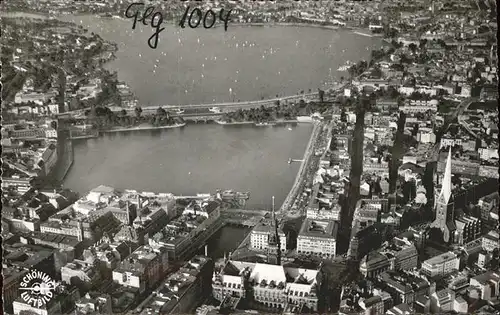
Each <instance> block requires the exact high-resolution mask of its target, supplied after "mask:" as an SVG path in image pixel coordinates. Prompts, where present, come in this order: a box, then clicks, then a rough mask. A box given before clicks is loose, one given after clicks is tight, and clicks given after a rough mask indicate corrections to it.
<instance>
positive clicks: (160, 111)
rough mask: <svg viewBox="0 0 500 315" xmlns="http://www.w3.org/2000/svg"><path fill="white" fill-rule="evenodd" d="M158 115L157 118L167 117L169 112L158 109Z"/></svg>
mask: <svg viewBox="0 0 500 315" xmlns="http://www.w3.org/2000/svg"><path fill="white" fill-rule="evenodd" d="M156 115H157V116H162V117H163V116H166V115H167V111H165V110H164V109H163V108H161V107H158V109H157V110H156Z"/></svg>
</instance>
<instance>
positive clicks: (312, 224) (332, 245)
mask: <svg viewBox="0 0 500 315" xmlns="http://www.w3.org/2000/svg"><path fill="white" fill-rule="evenodd" d="M337 232H338V223H337V222H335V221H322V220H311V219H305V220H304V222H303V223H302V227H301V228H300V231H299V235H298V237H297V253H299V254H311V255H316V256H321V257H324V258H333V257H335V254H336V248H337V247H336V244H337Z"/></svg>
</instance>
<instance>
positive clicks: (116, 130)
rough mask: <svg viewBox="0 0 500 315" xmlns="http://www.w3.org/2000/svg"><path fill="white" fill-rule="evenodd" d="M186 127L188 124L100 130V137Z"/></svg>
mask: <svg viewBox="0 0 500 315" xmlns="http://www.w3.org/2000/svg"><path fill="white" fill-rule="evenodd" d="M184 126H186V123H182V124H175V125H169V126H160V127H153V126H144V127H128V128H118V129H107V130H100V131H99V135H100V134H101V133H114V132H124V131H134V130H156V129H174V128H182V127H184Z"/></svg>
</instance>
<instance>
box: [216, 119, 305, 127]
mask: <svg viewBox="0 0 500 315" xmlns="http://www.w3.org/2000/svg"><path fill="white" fill-rule="evenodd" d="M215 123H216V124H218V125H222V126H236V125H255V124H257V123H256V122H255V121H235V122H225V121H220V120H216V121H215ZM299 123H307V124H309V123H311V122H309V121H298V120H279V121H272V122H270V123H269V125H265V126H274V125H283V124H299Z"/></svg>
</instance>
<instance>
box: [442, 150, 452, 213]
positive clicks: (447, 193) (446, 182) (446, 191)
mask: <svg viewBox="0 0 500 315" xmlns="http://www.w3.org/2000/svg"><path fill="white" fill-rule="evenodd" d="M440 195H442V196H443V197H444V201H445V202H446V203H448V202H449V201H450V197H451V147H450V151H449V153H448V158H447V159H446V166H445V169H444V177H443V186H442V188H441V194H440ZM440 197H441V196H440Z"/></svg>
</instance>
